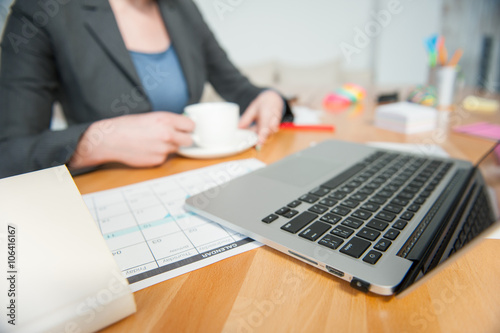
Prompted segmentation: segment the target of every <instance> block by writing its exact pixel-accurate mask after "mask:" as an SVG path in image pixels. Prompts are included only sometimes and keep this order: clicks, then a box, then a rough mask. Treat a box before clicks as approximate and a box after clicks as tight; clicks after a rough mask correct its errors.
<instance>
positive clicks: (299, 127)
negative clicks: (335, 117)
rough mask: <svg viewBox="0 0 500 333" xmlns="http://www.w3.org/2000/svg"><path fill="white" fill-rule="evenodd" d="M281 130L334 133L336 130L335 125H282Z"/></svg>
mask: <svg viewBox="0 0 500 333" xmlns="http://www.w3.org/2000/svg"><path fill="white" fill-rule="evenodd" d="M280 128H281V129H291V130H298V131H327V132H333V131H334V130H335V126H333V125H324V124H322V125H295V124H294V123H281V125H280Z"/></svg>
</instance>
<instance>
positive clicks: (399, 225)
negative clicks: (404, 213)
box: [392, 220, 408, 230]
mask: <svg viewBox="0 0 500 333" xmlns="http://www.w3.org/2000/svg"><path fill="white" fill-rule="evenodd" d="M407 224H408V222H406V221H403V220H397V221H396V222H394V224H393V225H392V227H393V228H395V229H398V230H403V229H404V228H405V227H406V225H407Z"/></svg>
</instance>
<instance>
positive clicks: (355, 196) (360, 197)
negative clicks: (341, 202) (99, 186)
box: [349, 192, 367, 201]
mask: <svg viewBox="0 0 500 333" xmlns="http://www.w3.org/2000/svg"><path fill="white" fill-rule="evenodd" d="M366 197H367V195H366V194H363V193H359V192H357V193H356V194H353V195H351V196H350V197H349V199H351V200H356V201H363V200H365V199H366Z"/></svg>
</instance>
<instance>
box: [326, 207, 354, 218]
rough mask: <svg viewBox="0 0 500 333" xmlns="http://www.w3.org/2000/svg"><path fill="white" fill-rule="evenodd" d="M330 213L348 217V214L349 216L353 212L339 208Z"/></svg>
mask: <svg viewBox="0 0 500 333" xmlns="http://www.w3.org/2000/svg"><path fill="white" fill-rule="evenodd" d="M330 212H332V213H335V214H339V215H342V216H346V215H347V214H349V213H350V212H351V210H350V209H349V208H345V207H341V206H337V207H335V208H334V209H332V210H331V211H330Z"/></svg>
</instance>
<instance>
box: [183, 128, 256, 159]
mask: <svg viewBox="0 0 500 333" xmlns="http://www.w3.org/2000/svg"><path fill="white" fill-rule="evenodd" d="M256 143H257V134H256V133H255V132H253V131H250V130H243V129H239V130H238V131H237V132H236V135H235V138H234V143H233V144H231V145H230V146H227V147H221V148H202V147H198V146H191V147H185V148H180V149H179V151H178V152H177V153H178V154H179V155H182V156H184V157H189V158H199V159H209V158H220V157H226V156H231V155H235V154H238V153H241V152H243V151H245V150H247V149H248V148H251V147H253V146H254V145H255V144H256Z"/></svg>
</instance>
